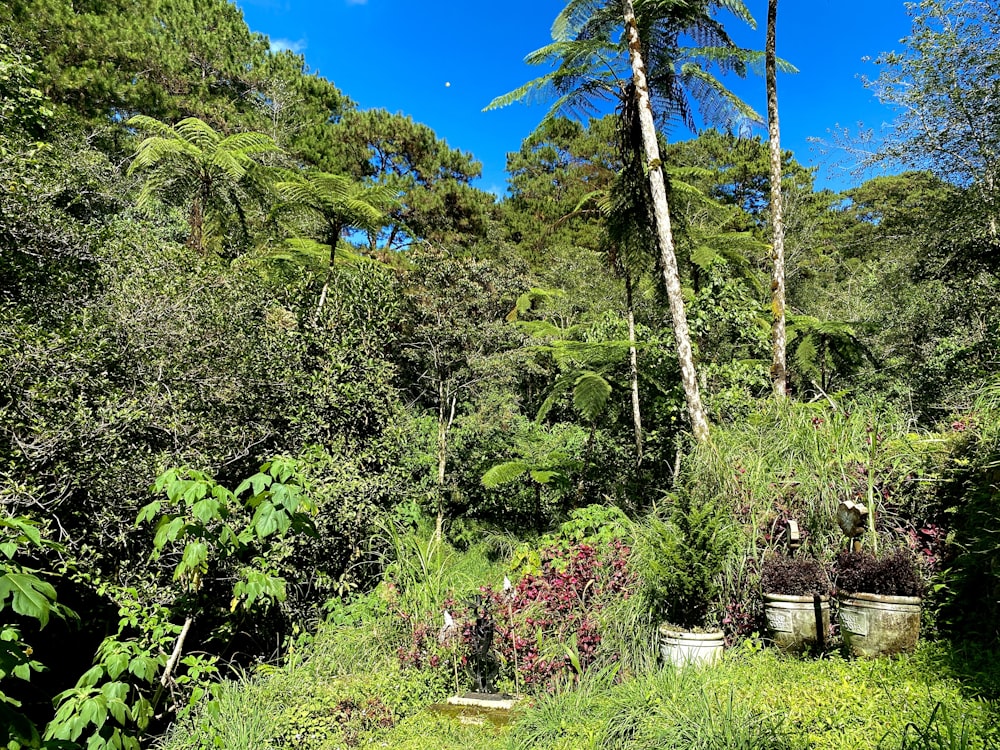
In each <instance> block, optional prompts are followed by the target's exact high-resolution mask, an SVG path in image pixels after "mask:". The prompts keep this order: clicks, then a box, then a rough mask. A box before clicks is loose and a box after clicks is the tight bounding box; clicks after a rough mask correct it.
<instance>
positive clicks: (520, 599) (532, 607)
mask: <svg viewBox="0 0 1000 750" xmlns="http://www.w3.org/2000/svg"><path fill="white" fill-rule="evenodd" d="M630 554H631V549H630V548H629V547H628V546H627V545H626V544H624V543H623V542H622V541H621V540H619V539H615V540H612V541H611V543H610V544H607V545H604V546H603V547H601V548H598V547H596V546H594V545H591V544H586V543H578V544H573V545H570V546H568V547H565V548H564V547H559V546H552V547H548V548H546V549H544V550H542V552H541V567H540V570H539V571H538V572H537V573H528V574H526V575H525V576H524V577H523V578H521V579H520V580H519V581H518V582H517V584H516V585H514V587H513V589H511V590H510V591H509V592H503V591H492V590H489V589H487V590H486V593H487V595H488V596H489V597H490V599H491V601H492V603H493V611H494V617H495V618H496V621H497V633H496V638H495V639H494V648H496V649H497V650H498V651H499V653H500V655H501V657H502V658H503V660H504V662H505V663H506V664H508V665H510V667H511V668H516V670H517V671H518V673H519V674H518V677H519V679H520V681H521V682H522V683H523V684H524V685H525V686H527V687H541V688H551V687H553V686H555V684H556V683H558V682H559V681H560V679H562V678H564V677H566V676H567V675H574V674H575V675H580V674H582V673H583V672H584V671H585V670H587V668H588V667H590V666H591V665H592V664H593V663H594V662H595V659H596V657H597V654H598V646H599V644H600V642H601V629H600V625H599V616H600V613H601V611H602V610H604V609H605V608H606V607H608V606H610V605H612V604H613V603H615V602H616V601H618V600H620V599H628V598H629V597H631V596H632V595H633V594H634V593H635V591H636V588H637V585H636V584H637V581H636V578H635V576H634V574H633V573H632V572H631V570H630V568H629V565H628V561H629V556H630ZM515 665H516V667H515Z"/></svg>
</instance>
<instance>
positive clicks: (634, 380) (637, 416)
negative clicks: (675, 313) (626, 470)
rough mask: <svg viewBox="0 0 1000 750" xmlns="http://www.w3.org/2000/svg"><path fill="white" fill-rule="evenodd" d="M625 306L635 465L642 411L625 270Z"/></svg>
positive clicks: (639, 448)
mask: <svg viewBox="0 0 1000 750" xmlns="http://www.w3.org/2000/svg"><path fill="white" fill-rule="evenodd" d="M625 306H626V307H627V308H628V310H627V315H628V367H629V385H630V386H631V388H632V427H633V429H634V430H635V465H636V466H638V465H639V464H641V463H642V412H641V411H640V409H639V356H638V353H637V352H636V348H635V309H634V306H633V301H632V277H631V276H630V275H629V273H628V270H627V269H626V271H625Z"/></svg>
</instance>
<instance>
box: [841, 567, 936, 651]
mask: <svg viewBox="0 0 1000 750" xmlns="http://www.w3.org/2000/svg"><path fill="white" fill-rule="evenodd" d="M835 579H836V585H837V597H838V599H839V602H840V607H839V618H838V619H839V621H840V632H841V635H842V636H843V638H844V645H845V647H846V648H847V650H848V652H849V653H851V654H853V655H854V656H864V657H875V656H889V655H893V654H899V653H905V652H909V651H912V650H913V649H914V648H915V647H916V645H917V638H918V636H919V634H920V595H921V593H922V591H923V583H922V581H921V579H920V575H919V574H918V572H917V566H916V564H915V562H914V560H913V557H912V556H911V555H910V554H909V553H908V552H907V551H906V550H904V549H897V550H895V551H893V552H891V553H889V554H888V555H885V556H883V557H877V556H875V555H873V554H871V553H870V552H863V551H861V552H854V551H849V550H843V551H842V552H840V553H839V554H838V555H837V559H836V564H835Z"/></svg>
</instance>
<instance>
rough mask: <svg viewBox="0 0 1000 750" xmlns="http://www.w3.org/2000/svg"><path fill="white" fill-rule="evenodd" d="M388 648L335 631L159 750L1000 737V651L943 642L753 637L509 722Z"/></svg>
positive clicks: (561, 695) (610, 677) (945, 741)
mask: <svg viewBox="0 0 1000 750" xmlns="http://www.w3.org/2000/svg"><path fill="white" fill-rule="evenodd" d="M387 636H389V637H388V638H387ZM392 642H393V637H392V634H388V633H384V632H379V631H378V630H377V628H376V629H374V630H373V629H372V628H371V627H370V626H367V625H355V626H340V627H332V628H327V629H326V630H324V631H323V632H321V633H320V635H319V636H318V637H317V639H316V641H315V642H314V643H313V644H312V645H311V647H310V648H309V649H308V657H306V658H299V659H293V660H292V661H291V662H290V663H289V665H287V666H286V667H283V668H281V669H271V670H265V671H262V672H260V673H258V674H257V675H255V676H253V677H252V678H248V679H245V680H242V681H239V682H233V683H228V684H226V685H225V686H224V689H223V690H222V692H221V694H220V698H219V710H218V711H212V712H206V713H202V714H201V715H200V716H199V717H198V718H197V719H195V720H192V721H189V722H188V723H187V725H185V726H182V727H178V728H177V729H176V730H175V732H174V733H173V734H172V735H171V736H170V737H169V738H168V739H167V741H166V742H165V745H164V746H165V748H167V749H168V750H187V749H188V748H205V747H223V748H226V749H227V750H241V749H242V748H246V749H247V750H250V749H251V748H253V749H254V750H261V749H265V748H308V749H310V750H312V749H314V748H315V749H317V750H320V749H322V750H332V749H333V748H348V747H361V748H382V747H390V748H412V749H413V750H417V749H420V748H456V749H457V748H470V747H474V748H477V750H491V749H493V748H496V749H498V750H499V749H500V748H503V749H505V750H507V749H513V748H525V749H528V748H531V749H536V748H537V749H538V750H542V749H545V748H551V749H552V750H556V749H565V750H570V749H573V750H582V749H585V748H595V749H596V748H602V749H604V748H720V750H721V749H722V748H727V749H730V748H770V749H778V748H904V747H907V748H909V747H912V748H949V749H955V748H966V747H967V748H988V747H996V746H997V743H998V741H1000V730H998V729H997V726H998V725H1000V708H998V704H997V699H998V697H1000V657H998V656H997V655H995V654H982V653H978V652H976V651H974V650H965V649H962V648H957V647H955V646H952V645H950V644H946V643H925V644H923V645H922V646H921V647H920V649H919V650H918V651H917V653H915V654H913V655H911V656H907V657H903V658H900V659H896V660H878V661H848V660H844V659H842V658H840V657H839V656H836V655H831V656H827V657H825V658H822V659H815V660H797V659H790V658H784V657H782V656H780V655H779V654H777V653H776V652H775V651H773V650H772V649H764V648H760V647H759V646H757V645H755V644H754V642H753V641H748V642H746V643H745V644H744V645H743V646H742V647H739V648H737V649H734V650H732V651H730V652H729V653H727V655H726V657H725V659H724V660H723V661H722V663H721V664H719V665H717V666H715V667H713V668H709V669H706V670H702V671H697V670H681V671H678V670H673V669H658V670H654V671H651V672H649V673H647V674H643V675H639V676H636V677H633V678H631V679H627V680H620V679H618V678H617V675H616V672H615V670H614V669H613V668H612V669H605V670H603V671H597V672H592V673H588V675H587V676H586V677H584V678H583V679H582V680H579V681H574V682H572V683H567V684H566V685H564V686H563V687H562V688H561V689H559V690H558V691H557V692H556V693H554V694H551V695H543V696H535V697H533V698H529V699H526V700H525V701H524V702H523V703H522V704H521V706H520V707H519V708H517V709H515V711H514V712H513V713H512V715H511V720H510V722H509V723H508V724H506V725H503V726H495V725H493V724H491V723H486V724H484V725H482V726H472V725H467V724H463V723H460V722H459V721H457V720H456V719H455V718H454V717H451V716H447V715H444V714H441V713H438V712H437V711H435V710H432V709H431V706H432V705H433V704H438V703H441V702H443V700H444V699H445V698H446V697H447V696H448V695H450V694H452V693H453V692H454V682H453V677H452V676H451V675H447V674H442V673H440V672H431V671H426V670H415V669H406V668H402V667H400V666H399V664H398V662H397V660H396V659H395V656H394V654H393V653H392V650H391V644H392ZM464 680H465V677H464V676H461V677H460V681H464ZM463 688H464V686H463Z"/></svg>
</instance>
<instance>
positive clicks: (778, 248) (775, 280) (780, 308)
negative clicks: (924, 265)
mask: <svg viewBox="0 0 1000 750" xmlns="http://www.w3.org/2000/svg"><path fill="white" fill-rule="evenodd" d="M777 20H778V0H768V3H767V39H766V41H765V43H764V80H765V86H766V87H767V133H768V148H769V153H770V156H771V315H772V320H771V381H772V384H773V388H774V394H775V395H776V396H777V397H778V398H784V397H785V396H787V395H788V366H787V363H786V360H785V348H786V343H785V338H786V337H785V221H784V217H783V215H782V205H781V138H780V130H779V128H778V66H777V57H776V55H775V47H776V44H775V39H776V31H775V26H776V25H777Z"/></svg>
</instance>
